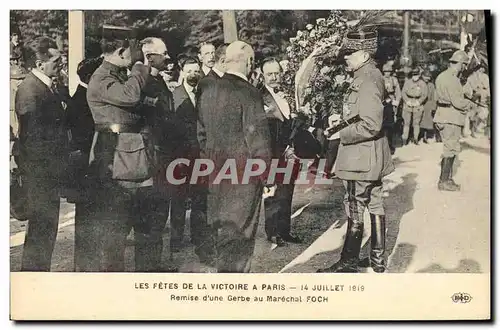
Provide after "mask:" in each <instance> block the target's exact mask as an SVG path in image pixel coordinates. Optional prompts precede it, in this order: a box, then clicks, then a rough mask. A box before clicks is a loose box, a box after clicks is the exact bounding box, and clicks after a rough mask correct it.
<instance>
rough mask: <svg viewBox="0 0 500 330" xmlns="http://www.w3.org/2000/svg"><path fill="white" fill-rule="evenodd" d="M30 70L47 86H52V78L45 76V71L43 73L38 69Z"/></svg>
mask: <svg viewBox="0 0 500 330" xmlns="http://www.w3.org/2000/svg"><path fill="white" fill-rule="evenodd" d="M31 72H33V74H34V75H35V76H36V77H37V78H38V79H40V80H41V81H42V82H43V83H44V84H45V85H47V87H49V88H52V79H50V77H49V76H47V75H46V74H45V73H43V72H42V71H40V70H38V69H33V70H31Z"/></svg>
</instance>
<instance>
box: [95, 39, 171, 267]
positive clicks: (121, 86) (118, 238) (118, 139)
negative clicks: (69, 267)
mask: <svg viewBox="0 0 500 330" xmlns="http://www.w3.org/2000/svg"><path fill="white" fill-rule="evenodd" d="M121 31H123V29H122V30H121ZM105 32H107V33H108V35H105V36H103V39H102V40H101V47H102V51H103V55H104V61H103V63H102V65H101V66H100V67H99V68H98V69H97V70H96V71H95V73H94V74H93V76H92V78H91V79H90V82H89V86H88V90H87V100H88V103H89V107H90V110H91V111H92V116H93V118H94V122H95V135H94V140H93V143H92V149H91V154H90V169H89V172H90V175H91V177H92V178H93V179H94V181H95V186H94V188H93V189H94V191H93V192H94V194H93V197H94V201H93V202H94V204H93V210H92V212H91V213H92V214H91V216H92V217H93V219H92V221H91V222H93V225H94V231H95V232H94V234H95V238H94V239H93V241H94V242H95V244H96V245H97V246H98V248H97V251H98V252H99V255H98V256H99V257H101V258H102V260H100V261H99V262H98V263H97V265H96V266H97V269H95V270H97V271H114V272H120V271H124V268H125V264H124V253H125V243H126V238H127V236H128V234H129V233H130V230H131V229H132V228H134V238H135V270H136V271H139V272H150V271H161V265H160V260H161V252H162V251H161V245H160V244H158V237H157V236H158V235H157V232H156V231H155V230H156V223H157V221H158V217H160V216H162V215H164V211H163V210H162V206H163V205H164V202H163V201H162V200H161V198H158V194H156V193H155V189H154V187H153V183H154V178H153V177H154V175H155V170H156V168H155V160H154V145H153V138H152V132H151V127H150V125H149V122H148V118H147V114H146V113H144V112H143V111H141V107H140V105H141V101H142V96H143V91H144V90H145V86H146V83H147V80H148V78H149V75H150V71H151V67H150V66H148V65H145V64H143V61H144V56H143V53H142V51H141V49H140V48H139V47H138V46H137V45H136V43H135V42H129V40H127V36H125V35H122V36H120V35H118V34H119V33H120V34H122V33H123V34H129V33H130V31H127V30H125V31H123V32H118V31H113V30H112V31H109V30H106V31H105ZM110 32H111V33H110ZM113 32H114V33H115V36H113V35H109V34H112V33H113ZM131 64H133V66H132V68H131V72H130V76H127V68H128V67H130V66H131ZM151 64H153V63H151Z"/></svg>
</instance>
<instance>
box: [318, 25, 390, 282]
mask: <svg viewBox="0 0 500 330" xmlns="http://www.w3.org/2000/svg"><path fill="white" fill-rule="evenodd" d="M342 47H343V49H344V51H345V52H346V53H347V55H346V56H345V60H346V62H347V67H348V70H350V71H352V72H353V74H354V79H353V81H352V84H351V86H350V88H349V93H348V94H347V95H346V96H345V100H344V102H345V103H344V108H343V114H342V115H343V117H344V119H347V118H350V117H352V116H356V115H359V116H360V118H361V121H359V122H357V123H354V124H352V125H350V126H348V127H346V128H344V129H343V130H341V131H340V143H341V144H340V147H339V153H338V158H337V166H336V174H337V176H338V177H339V178H340V179H342V181H343V184H344V187H345V190H346V194H345V198H344V205H345V210H346V213H347V233H346V236H345V241H344V247H343V249H342V253H341V256H340V260H339V261H337V262H336V263H335V264H333V265H332V266H331V267H329V268H326V269H321V270H318V272H328V273H345V272H347V273H356V272H358V264H359V253H360V249H361V242H362V239H363V225H364V221H363V214H364V210H365V208H368V211H369V213H370V222H371V251H370V257H369V258H368V259H366V260H363V262H362V263H361V266H366V267H367V266H371V267H372V269H373V270H374V271H375V272H377V273H380V272H384V271H385V269H386V266H385V259H384V253H385V223H386V219H385V210H384V205H383V199H382V198H383V189H382V178H383V177H384V176H386V175H388V174H390V173H391V172H392V171H393V170H394V165H393V163H392V159H391V152H390V150H389V144H388V142H387V138H386V137H385V135H384V133H383V131H382V122H383V112H384V108H383V104H382V101H383V98H384V93H385V88H384V78H383V77H382V74H381V72H380V71H379V70H378V69H377V68H376V66H375V63H374V61H373V59H372V56H373V54H375V52H376V49H377V34H376V33H375V32H369V33H363V32H356V31H355V32H350V33H349V34H348V35H347V37H346V39H345V40H344V44H343V46H342Z"/></svg>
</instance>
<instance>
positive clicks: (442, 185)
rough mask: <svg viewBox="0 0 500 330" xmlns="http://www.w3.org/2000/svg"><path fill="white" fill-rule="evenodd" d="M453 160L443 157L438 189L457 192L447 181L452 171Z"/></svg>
mask: <svg viewBox="0 0 500 330" xmlns="http://www.w3.org/2000/svg"><path fill="white" fill-rule="evenodd" d="M452 165H453V159H452V158H451V157H443V158H442V159H441V175H440V176H439V183H438V189H439V190H445V191H458V189H457V187H455V186H454V185H453V184H452V183H451V182H450V180H449V178H450V172H451V170H452V168H451V167H452Z"/></svg>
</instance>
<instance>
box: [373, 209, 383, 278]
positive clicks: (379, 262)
mask: <svg viewBox="0 0 500 330" xmlns="http://www.w3.org/2000/svg"><path fill="white" fill-rule="evenodd" d="M370 220H371V234H372V236H371V251H370V265H371V267H372V269H373V271H374V272H376V273H383V272H385V269H386V265H385V259H384V253H385V216H383V215H376V214H371V213H370Z"/></svg>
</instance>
